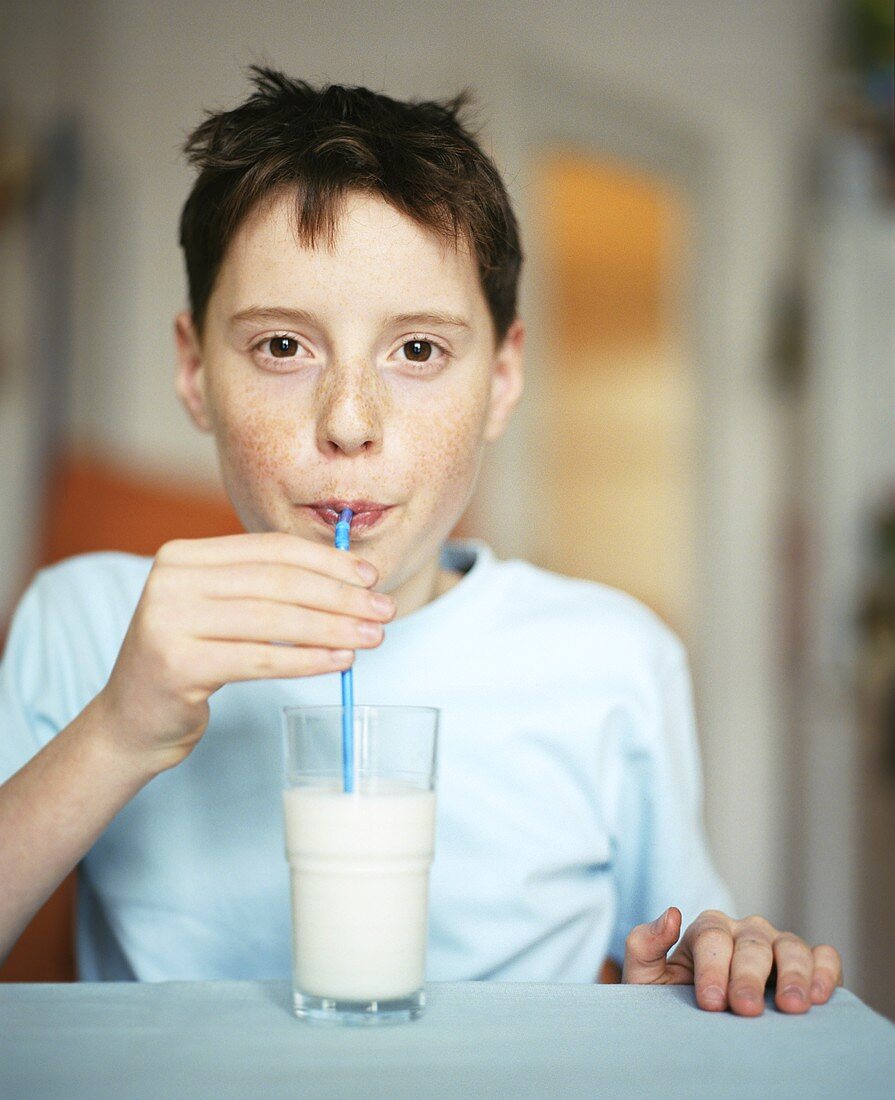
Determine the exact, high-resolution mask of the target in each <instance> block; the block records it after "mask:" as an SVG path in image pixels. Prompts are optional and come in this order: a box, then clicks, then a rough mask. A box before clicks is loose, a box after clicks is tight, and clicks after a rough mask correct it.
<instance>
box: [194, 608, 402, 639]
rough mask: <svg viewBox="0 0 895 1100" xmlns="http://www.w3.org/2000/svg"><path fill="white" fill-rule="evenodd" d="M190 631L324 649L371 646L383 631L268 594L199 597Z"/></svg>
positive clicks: (207, 636) (366, 622)
mask: <svg viewBox="0 0 895 1100" xmlns="http://www.w3.org/2000/svg"><path fill="white" fill-rule="evenodd" d="M190 632H191V634H192V636H193V637H195V638H200V639H217V640H221V641H223V640H232V641H242V642H285V643H288V644H290V645H302V646H327V647H329V648H330V649H373V648H374V647H375V646H378V645H379V643H380V642H381V641H382V639H383V636H384V630H383V626H382V623H378V622H371V621H370V620H369V619H356V618H353V617H349V616H347V615H336V614H332V613H331V612H329V611H314V610H312V609H310V608H307V607H296V606H295V605H293V604H288V603H277V602H274V601H272V600H239V599H232V600H202V601H201V602H200V603H199V604H198V606H197V607H196V608H195V610H194V612H193V617H192V622H191V631H190Z"/></svg>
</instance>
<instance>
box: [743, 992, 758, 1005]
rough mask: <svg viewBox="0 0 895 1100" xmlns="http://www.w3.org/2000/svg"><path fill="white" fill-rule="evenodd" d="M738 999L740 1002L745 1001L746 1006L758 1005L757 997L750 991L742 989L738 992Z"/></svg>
mask: <svg viewBox="0 0 895 1100" xmlns="http://www.w3.org/2000/svg"><path fill="white" fill-rule="evenodd" d="M739 998H740V1000H741V1001H745V1002H746V1003H747V1004H750V1005H754V1004H758V995H757V994H756V993H755V992H754V991H753V990H751V989H744V990H742V991H741V992H740V994H739Z"/></svg>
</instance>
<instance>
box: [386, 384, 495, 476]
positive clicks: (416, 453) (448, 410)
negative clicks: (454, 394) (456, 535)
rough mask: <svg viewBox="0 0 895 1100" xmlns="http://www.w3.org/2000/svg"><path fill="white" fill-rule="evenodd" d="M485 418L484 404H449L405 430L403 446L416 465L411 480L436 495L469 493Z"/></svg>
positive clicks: (409, 467)
mask: <svg viewBox="0 0 895 1100" xmlns="http://www.w3.org/2000/svg"><path fill="white" fill-rule="evenodd" d="M484 422H485V414H484V411H483V407H482V404H481V403H480V402H470V401H469V399H468V398H467V399H466V400H464V401H459V400H458V401H453V402H446V403H444V404H442V405H440V406H437V407H436V408H435V409H433V410H432V411H431V412H429V413H428V414H427V415H425V416H419V417H417V418H416V419H415V420H413V421H411V422H408V423H406V424H405V426H404V431H403V432H402V436H403V441H404V442H403V446H404V448H405V450H406V453H407V455H408V456H411V455H412V456H413V462H412V463H408V465H407V467H406V472H407V476H408V477H410V478H412V480H413V483H414V484H415V485H416V486H417V487H419V486H431V489H432V491H433V492H437V491H438V490H439V489H441V491H449V490H451V489H453V488H461V489H465V488H466V486H467V485H468V484H469V482H470V481H471V480H472V478H473V477H474V475H475V473H476V470H477V469H478V464H479V459H480V456H481V453H482V447H483V442H482V433H483V430H484Z"/></svg>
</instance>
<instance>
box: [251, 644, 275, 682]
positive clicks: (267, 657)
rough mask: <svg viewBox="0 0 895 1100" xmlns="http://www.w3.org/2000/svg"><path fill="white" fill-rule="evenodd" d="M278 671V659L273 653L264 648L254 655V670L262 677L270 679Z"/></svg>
mask: <svg viewBox="0 0 895 1100" xmlns="http://www.w3.org/2000/svg"><path fill="white" fill-rule="evenodd" d="M276 671H277V669H276V661H275V658H274V656H273V654H272V653H268V652H267V651H266V650H262V651H260V652H257V653H255V654H254V655H253V656H252V672H253V673H255V675H257V676H258V677H259V678H260V679H262V680H267V679H270V678H271V677H272V676H273V675H274V673H275V672H276Z"/></svg>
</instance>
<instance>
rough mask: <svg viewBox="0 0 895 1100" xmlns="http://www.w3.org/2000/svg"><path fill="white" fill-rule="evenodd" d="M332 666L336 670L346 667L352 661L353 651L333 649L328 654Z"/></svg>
mask: <svg viewBox="0 0 895 1100" xmlns="http://www.w3.org/2000/svg"><path fill="white" fill-rule="evenodd" d="M330 657H331V658H332V662H333V664H334V665H335V666H336V668H342V667H347V666H348V665H350V664H351V662H352V661H353V660H354V650H353V649H334V650H332V651H331V653H330Z"/></svg>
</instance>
